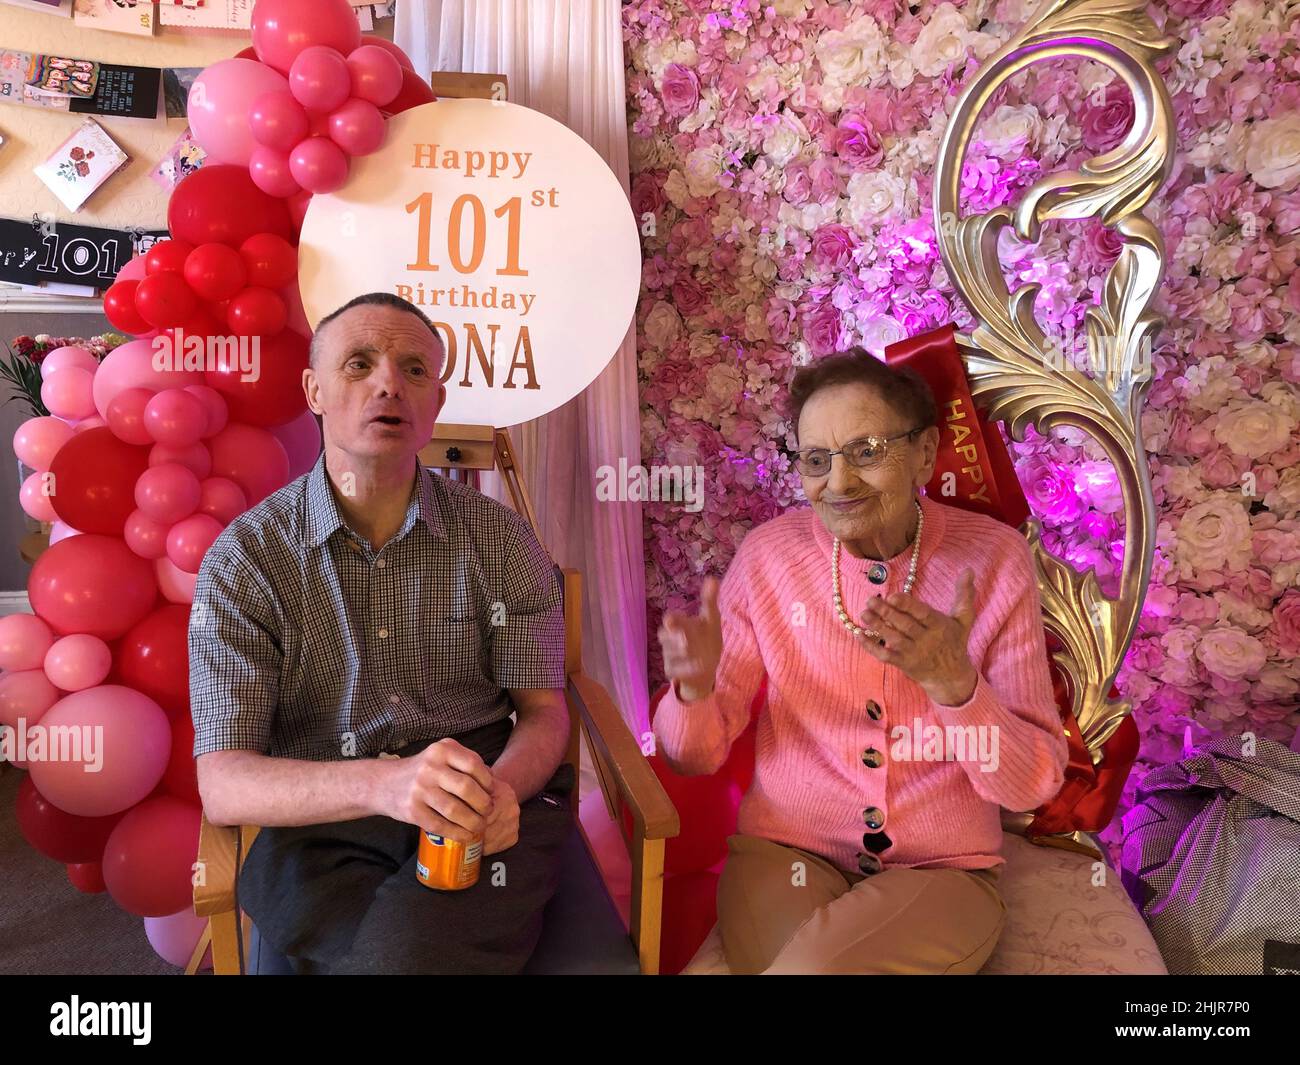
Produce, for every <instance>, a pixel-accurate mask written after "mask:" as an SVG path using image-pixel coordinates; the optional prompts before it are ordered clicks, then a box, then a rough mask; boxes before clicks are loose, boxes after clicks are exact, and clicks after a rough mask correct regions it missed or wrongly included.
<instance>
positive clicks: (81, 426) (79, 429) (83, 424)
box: [72, 414, 108, 436]
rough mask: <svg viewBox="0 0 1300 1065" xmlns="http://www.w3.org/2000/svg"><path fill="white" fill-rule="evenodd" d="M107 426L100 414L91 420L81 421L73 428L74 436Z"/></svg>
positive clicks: (84, 419) (83, 419)
mask: <svg viewBox="0 0 1300 1065" xmlns="http://www.w3.org/2000/svg"><path fill="white" fill-rule="evenodd" d="M107 424H108V422H106V421H104V419H103V418H101V417H100V416H99V415H98V414H96V415H94V416H93V417H90V418H82V419H81V421H79V422H77V423H75V424H74V425H73V426H72V435H73V436H76V435H77V434H78V433H84V432H85V431H86V430H87V429H98V428H99V427H100V426H102V425H107Z"/></svg>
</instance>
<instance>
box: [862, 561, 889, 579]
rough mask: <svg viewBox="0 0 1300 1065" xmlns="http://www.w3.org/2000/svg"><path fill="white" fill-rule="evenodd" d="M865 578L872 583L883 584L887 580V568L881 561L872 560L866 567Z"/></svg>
mask: <svg viewBox="0 0 1300 1065" xmlns="http://www.w3.org/2000/svg"><path fill="white" fill-rule="evenodd" d="M867 580H869V581H870V582H871V583H872V584H884V583H885V581H887V580H889V568H888V567H887V566H886V565H885V564H884V563H883V562H873V563H872V564H871V565H870V566H868V567H867Z"/></svg>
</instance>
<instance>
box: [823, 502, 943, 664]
mask: <svg viewBox="0 0 1300 1065" xmlns="http://www.w3.org/2000/svg"><path fill="white" fill-rule="evenodd" d="M924 527H925V512H924V511H923V510H921V504H920V503H917V504H916V538H915V539H914V540H913V541H912V562H911V565H909V566H908V568H907V579H906V580H905V581H904V582H903V594H904V595H907V594H908V593H909V592H911V590H912V585H913V584H914V583H916V563H917V560H918V559H919V558H920V557H921V530H922V529H923V528H924ZM831 589H832V593H833V594H832V596H831V602H832V603H833V604H834V606H835V614H836V616H837V617H838V618H839V619H840V624H842V625H843V626H844V627H845V628H846V629H848V630H849V632H851V633H853V635H854V636H865V637H866V638H867V639H869V640H878V639H880V633H878V632H876V631H875V630H874V629H864V628H862V627H861V626H859V625H855V624H854V623H853V619H852V618H850V617H849V615H848V613H847V612H846V611H845V609H844V598H843V596H842V595H841V594H840V538H839V537H838V536H837V537H835V543H834V545H833V546H832V547H831Z"/></svg>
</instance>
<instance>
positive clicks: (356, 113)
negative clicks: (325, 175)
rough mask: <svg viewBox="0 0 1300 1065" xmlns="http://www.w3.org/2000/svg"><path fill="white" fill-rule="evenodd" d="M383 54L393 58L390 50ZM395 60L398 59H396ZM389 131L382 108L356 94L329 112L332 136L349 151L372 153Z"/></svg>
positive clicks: (341, 146) (356, 153) (353, 152)
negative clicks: (385, 124)
mask: <svg viewBox="0 0 1300 1065" xmlns="http://www.w3.org/2000/svg"><path fill="white" fill-rule="evenodd" d="M376 51H378V49H376ZM383 54H384V55H385V56H388V58H389V59H392V58H393V57H392V56H389V55H388V53H387V52H384V53H383ZM393 63H394V65H395V64H396V63H397V60H395V59H393ZM386 132H387V129H386V127H385V126H384V116H383V115H381V114H380V113H379V108H377V107H376V106H375V105H374V104H372V103H367V102H366V101H365V100H358V99H355V98H353V99H351V100H348V101H347V102H346V103H345V104H344V105H343V106H342V107H340V108H339V109H338V110H337V111H334V112H332V113H331V114H330V140H332V141H333V142H334V143H335V144H337V145H338V146H339V147H340V148H342V149H343V150H344V151H345V152H347V153H348V155H369V154H370V153H371V152H373V151H376V150H377V149H378V148H379V146H380V145H381V144H383V143H384V135H385V133H386Z"/></svg>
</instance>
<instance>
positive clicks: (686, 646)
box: [659, 577, 722, 703]
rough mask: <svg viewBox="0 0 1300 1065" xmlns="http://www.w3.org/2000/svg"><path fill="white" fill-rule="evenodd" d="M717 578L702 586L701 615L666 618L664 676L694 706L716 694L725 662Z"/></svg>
mask: <svg viewBox="0 0 1300 1065" xmlns="http://www.w3.org/2000/svg"><path fill="white" fill-rule="evenodd" d="M718 586H719V585H718V579H717V578H716V577H705V578H704V584H703V585H701V587H700V612H699V614H698V615H696V616H694V617H692V616H691V615H689V614H683V613H681V612H680V611H677V610H670V611H668V613H666V614H665V615H664V619H663V622H662V624H660V626H659V645H660V646H661V647H662V648H663V651H664V674H665V675H666V676H667V677H668V679H669V681H676V682H677V692H678V694H679V695H680V696H681V698H682V700H683V701H684V702H688V703H693V702H695V701H696V700H697V699H703V698H704V697H705V696H706V695H708V694H709V693H710V692H711V691H713V684H714V678H715V676H716V674H717V672H718V663H719V662H720V661H721V660H722V618H721V617H720V616H719V614H718Z"/></svg>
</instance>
